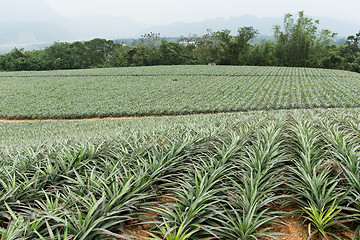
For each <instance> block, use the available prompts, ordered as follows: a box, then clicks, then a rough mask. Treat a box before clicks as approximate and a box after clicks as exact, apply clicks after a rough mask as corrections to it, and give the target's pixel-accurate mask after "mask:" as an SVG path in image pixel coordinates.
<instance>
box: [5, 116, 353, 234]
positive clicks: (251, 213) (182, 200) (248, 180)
mask: <svg viewBox="0 0 360 240" xmlns="http://www.w3.org/2000/svg"><path fill="white" fill-rule="evenodd" d="M358 122H359V115H358V110H328V111H326V110H320V111H275V112H272V113H271V112H268V113H266V112H254V113H245V114H238V113H237V114H220V115H213V116H180V117H171V118H164V119H154V118H148V119H123V120H106V121H105V120H98V121H95V122H89V123H82V122H76V121H72V122H55V123H48V122H45V123H44V122H35V123H28V122H25V123H3V124H1V125H0V126H1V127H7V126H10V124H11V125H12V126H14V127H13V128H11V129H9V128H6V129H7V130H6V131H8V132H4V133H5V134H4V135H5V138H6V139H4V143H2V144H1V149H2V154H1V161H2V163H1V171H0V180H1V181H0V183H1V184H0V196H1V198H0V201H1V202H0V212H1V214H2V216H3V218H1V223H0V231H1V234H2V239H21V238H22V239H104V238H111V237H113V238H114V239H115V238H122V239H130V238H131V237H136V236H140V235H141V236H147V237H149V238H151V239H169V240H170V239H204V238H205V239H206V238H214V237H217V238H220V239H244V240H247V239H259V238H261V237H263V236H268V237H271V236H279V235H278V234H279V233H276V232H275V231H274V228H273V227H274V226H276V224H277V223H280V222H281V218H282V215H279V210H281V209H282V208H283V206H284V205H289V206H292V210H294V211H295V212H294V213H298V214H300V215H302V216H303V220H304V221H305V225H306V226H308V225H309V230H310V233H309V235H308V237H310V238H313V237H316V236H318V237H320V238H322V237H323V238H329V237H330V236H332V235H334V236H340V235H339V234H345V233H348V232H351V231H353V233H352V235H354V236H356V235H357V234H358V231H359V230H360V228H358V226H359V224H360V218H359V215H358V212H359V211H360V200H359V197H358V196H359V195H360V188H359V186H360V182H359V179H360V178H359V176H360V170H359V169H360V168H359V166H360V152H359V148H358V146H359V144H360V127H359V124H358ZM82 124H84V126H83V127H81V125H82ZM106 124H108V126H105V125H106ZM45 125H46V126H47V127H48V128H49V129H47V130H46V131H44V129H43V126H45ZM97 125H101V126H100V127H99V129H103V133H105V132H108V131H107V130H106V128H109V129H113V132H112V133H108V134H109V136H108V137H107V138H104V139H100V138H97V139H92V137H93V136H97V135H98V134H99V132H98V131H97V129H94V128H96V126H97ZM61 126H62V127H61ZM116 126H117V128H116ZM130 126H131V127H130ZM82 128H83V129H82ZM76 129H79V132H76ZM86 130H87V131H88V134H89V135H88V136H87V137H85V138H86V140H85V141H81V139H83V138H84V136H83V135H84V132H85V131H86ZM116 130H119V131H120V132H119V133H115V131H116ZM32 131H35V132H36V131H39V132H40V133H39V134H38V137H39V135H40V136H41V135H42V134H43V135H44V136H46V135H48V136H52V135H51V133H56V134H57V135H55V136H52V137H49V138H48V140H49V141H50V142H51V144H49V143H47V144H46V143H45V142H44V141H43V140H41V139H40V140H39V142H37V143H36V144H35V145H33V146H32V147H23V148H16V149H15V150H14V149H12V150H11V149H9V148H8V150H6V149H7V147H6V144H5V142H7V143H8V144H13V143H14V142H15V141H13V140H11V138H12V137H14V136H13V135H14V134H15V132H18V135H21V134H22V135H23V136H24V138H28V139H31V133H32ZM41 131H44V132H43V133H41ZM66 131H68V132H66ZM83 131H84V132H83ZM26 132H27V133H26ZM59 132H60V134H59ZM61 132H62V133H61ZM70 132H71V133H72V135H73V136H75V135H78V139H72V140H71V139H70V141H69V142H67V141H68V140H69V139H65V140H64V141H62V140H61V139H60V136H62V137H65V138H66V136H68V133H70ZM100 134H101V132H100ZM68 137H69V138H71V136H68ZM40 138H41V137H40ZM7 140H10V141H7ZM30 144H32V143H30ZM24 145H25V144H24ZM356 231H357V232H356ZM140 233H141V234H140Z"/></svg>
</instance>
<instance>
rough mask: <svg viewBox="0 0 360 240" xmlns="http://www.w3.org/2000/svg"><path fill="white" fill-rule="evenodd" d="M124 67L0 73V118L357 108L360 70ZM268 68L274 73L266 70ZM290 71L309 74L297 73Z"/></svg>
mask: <svg viewBox="0 0 360 240" xmlns="http://www.w3.org/2000/svg"><path fill="white" fill-rule="evenodd" d="M130 69H131V71H133V72H135V73H137V74H139V76H115V75H109V76H92V77H88V76H86V75H84V76H82V75H81V72H82V71H79V75H78V76H69V77H64V76H63V75H59V76H57V77H54V76H53V75H52V73H51V75H49V77H46V76H47V74H50V73H44V74H43V75H42V77H39V76H40V75H39V76H38V75H34V76H31V77H28V78H22V77H20V76H19V77H17V75H16V74H17V73H16V74H15V73H14V75H12V76H13V77H3V78H0V82H1V85H2V88H1V89H0V117H1V118H10V119H32V118H86V117H107V116H143V115H164V114H165V115H176V114H188V113H207V112H234V111H249V110H266V109H295V108H296V109H299V108H333V107H358V106H359V102H360V87H359V86H360V85H359V84H358V83H359V81H360V77H359V76H360V75H359V74H353V73H347V72H343V71H331V70H323V69H301V68H300V69H298V68H274V67H272V68H269V67H223V66H212V68H210V67H208V66H205V67H204V66H195V67H194V66H180V67H178V68H174V73H173V74H175V73H176V72H179V73H176V74H180V75H176V76H175V75H173V76H172V75H166V76H164V75H161V76H156V75H149V76H146V74H145V75H142V74H144V73H143V70H144V71H150V70H151V71H163V70H164V69H167V70H168V71H170V69H172V68H169V67H167V68H165V67H151V68H149V69H150V70H148V69H147V68H130ZM209 69H210V70H211V71H210V70H209ZM212 69H214V70H212ZM127 70H128V69H127ZM196 70H198V71H197V73H196V74H197V75H189V76H188V75H186V74H195V73H194V72H195V71H196ZM204 70H206V71H207V75H201V74H203V71H204ZM86 71H87V73H89V72H90V71H95V72H98V73H102V74H105V73H106V72H107V71H122V70H118V69H105V70H99V69H96V70H86ZM101 71H103V72H101ZM124 71H125V70H124ZM128 71H130V70H128ZM215 71H219V72H220V73H216V72H215ZM222 71H223V72H226V74H233V72H239V74H243V75H244V74H247V72H252V74H253V76H250V75H249V76H232V77H229V76H222V75H220V74H221V73H222ZM62 72H65V71H62ZM72 72H74V71H72ZM188 72H192V73H188ZM209 72H210V73H211V74H210V75H209ZM270 72H275V73H273V74H276V72H279V74H276V75H271V74H270ZM296 72H300V73H301V72H303V73H307V74H309V73H311V74H313V75H311V74H309V75H306V76H300V75H297V74H296ZM319 72H324V73H325V75H321V74H318V73H319ZM333 73H334V74H333ZM6 74H10V73H6ZM36 74H42V73H41V72H40V73H36ZM181 74H183V75H181ZM212 74H213V75H212ZM281 74H283V75H281ZM289 74H293V75H289ZM326 74H327V75H326ZM332 74H333V75H332ZM337 74H340V75H337ZM319 76H320V77H319ZM346 76H347V77H346Z"/></svg>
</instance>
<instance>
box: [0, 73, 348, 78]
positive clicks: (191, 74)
mask: <svg viewBox="0 0 360 240" xmlns="http://www.w3.org/2000/svg"><path fill="white" fill-rule="evenodd" d="M33 77H37V78H38V77H39V78H54V77H55V78H66V77H332V75H324V74H216V73H209V74H203V73H199V74H194V73H189V74H187V73H184V74H101V75H96V74H84V75H75V74H69V75H14V76H7V75H0V78H33ZM336 77H338V78H349V76H348V75H337V76H336Z"/></svg>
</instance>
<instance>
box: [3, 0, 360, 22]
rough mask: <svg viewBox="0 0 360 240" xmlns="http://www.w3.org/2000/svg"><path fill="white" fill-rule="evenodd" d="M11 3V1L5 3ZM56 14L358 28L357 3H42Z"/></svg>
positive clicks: (137, 0) (170, 0) (71, 0)
mask: <svg viewBox="0 0 360 240" xmlns="http://www.w3.org/2000/svg"><path fill="white" fill-rule="evenodd" d="M8 1H12V0H8ZM46 2H47V3H48V4H49V5H50V6H51V7H53V8H54V9H55V10H56V11H57V12H58V13H59V14H61V15H63V16H67V17H74V16H81V15H111V16H118V17H121V16H125V17H131V18H133V19H135V20H138V21H139V22H143V23H148V24H169V23H172V22H177V21H182V22H193V21H201V20H204V19H209V18H216V17H225V18H227V17H231V16H241V15H244V14H249V15H255V16H257V17H282V16H284V14H286V13H294V14H296V13H297V12H298V11H305V15H306V16H316V17H324V16H325V17H331V18H335V19H342V20H348V21H354V22H357V23H359V28H360V11H359V10H360V0H342V1H339V0H246V1H243V0H126V1H123V0H46Z"/></svg>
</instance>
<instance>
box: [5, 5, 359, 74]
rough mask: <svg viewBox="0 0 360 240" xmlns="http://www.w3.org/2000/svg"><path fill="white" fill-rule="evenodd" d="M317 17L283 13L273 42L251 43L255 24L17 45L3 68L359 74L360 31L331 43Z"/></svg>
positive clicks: (330, 34)
mask: <svg viewBox="0 0 360 240" xmlns="http://www.w3.org/2000/svg"><path fill="white" fill-rule="evenodd" d="M318 24H319V21H318V20H313V19H311V18H308V17H306V16H305V15H304V13H303V12H299V13H298V16H297V17H296V18H295V17H294V16H293V15H291V14H287V15H285V17H284V23H283V25H282V26H280V25H276V26H274V41H269V40H266V41H263V42H261V43H257V44H251V40H252V39H254V38H255V37H256V35H258V34H259V32H258V31H257V30H256V29H254V28H253V27H240V28H239V29H238V32H237V33H236V35H231V31H230V30H227V29H225V30H221V31H216V32H213V31H211V30H208V31H207V33H206V34H204V35H203V36H201V37H197V36H190V37H181V39H180V40H179V41H178V42H168V41H166V40H162V39H161V37H160V34H155V33H149V34H145V35H143V36H142V37H141V38H140V39H139V43H138V44H136V45H135V46H133V47H129V46H123V45H122V44H119V43H116V42H114V41H112V40H105V39H99V38H96V39H93V40H90V41H84V42H80V41H77V42H72V43H68V42H55V43H54V44H53V45H51V46H49V47H47V48H45V49H44V50H33V51H24V50H23V49H17V48H15V49H13V50H12V51H11V52H10V53H7V54H3V55H0V70H2V71H22V70H36V71H38V70H56V69H84V68H101V67H126V66H150V65H180V64H181V65H188V64H208V63H214V64H219V65H257V66H288V67H320V68H331V69H344V70H350V71H356V72H360V47H359V40H360V31H359V33H357V34H355V35H352V36H349V37H348V38H347V41H346V42H345V43H344V44H341V45H335V44H333V40H334V37H335V36H336V34H335V33H332V32H331V31H329V30H326V29H325V30H321V31H320V30H319V29H318Z"/></svg>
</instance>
